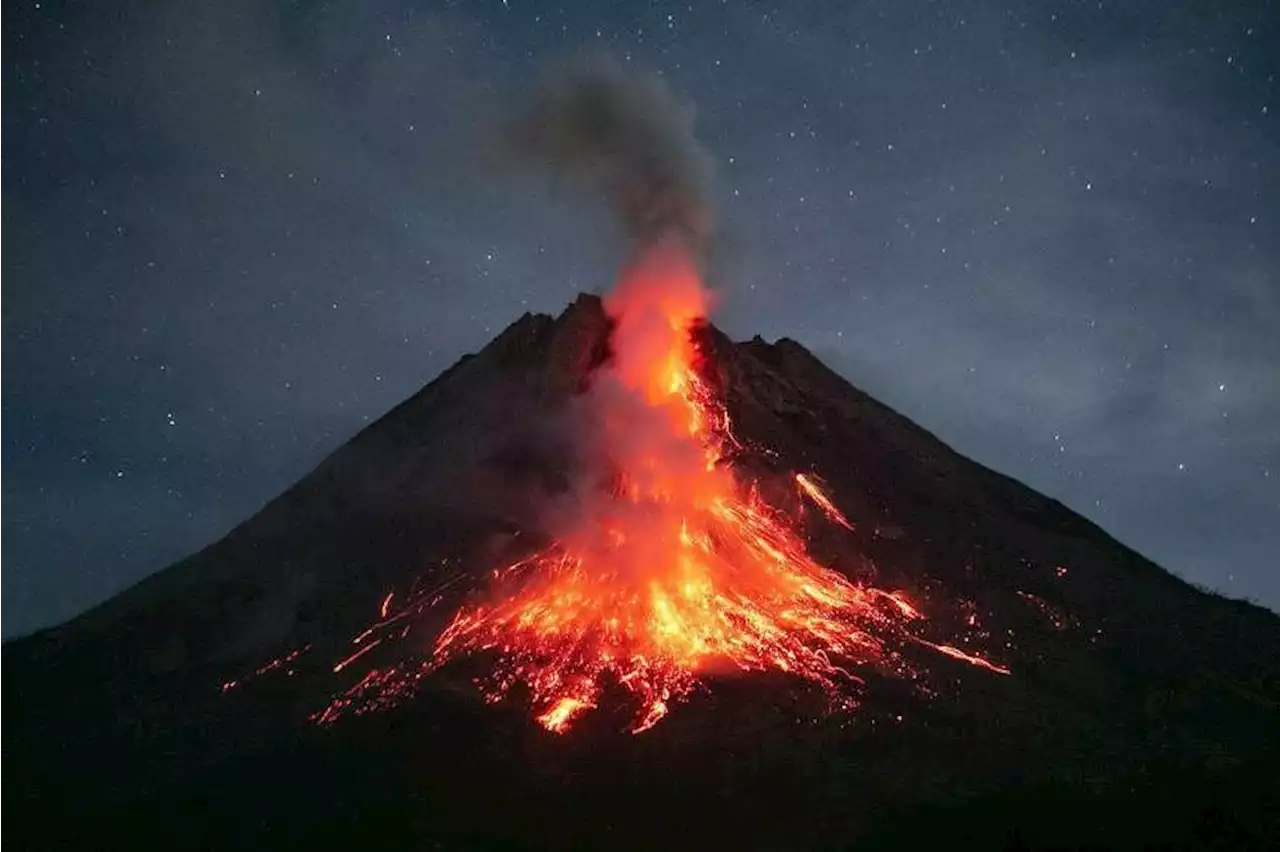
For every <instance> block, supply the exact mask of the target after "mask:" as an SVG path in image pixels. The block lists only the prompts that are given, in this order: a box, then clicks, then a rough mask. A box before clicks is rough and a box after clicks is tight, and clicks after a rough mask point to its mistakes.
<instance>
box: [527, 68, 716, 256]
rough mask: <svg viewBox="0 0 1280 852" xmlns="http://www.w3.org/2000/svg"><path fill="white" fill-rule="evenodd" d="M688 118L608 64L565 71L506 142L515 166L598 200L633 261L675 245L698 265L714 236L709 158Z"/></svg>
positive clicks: (662, 95) (640, 79)
mask: <svg viewBox="0 0 1280 852" xmlns="http://www.w3.org/2000/svg"><path fill="white" fill-rule="evenodd" d="M693 119H694V111H693V109H692V107H691V106H689V105H688V104H685V103H682V102H680V101H679V100H678V99H677V98H676V97H675V96H674V95H673V94H672V93H671V91H670V90H669V89H668V88H667V86H666V84H665V83H664V82H663V81H662V80H661V79H659V78H658V77H656V76H653V75H646V76H639V75H633V74H628V73H627V72H626V71H624V70H623V69H622V68H621V67H620V66H619V65H618V64H617V63H616V62H614V61H612V60H609V59H599V58H598V59H593V60H589V61H579V62H576V63H573V64H571V65H566V66H562V67H561V68H559V69H558V70H557V71H556V72H555V73H553V74H552V75H551V76H550V77H549V78H548V79H547V81H546V82H545V83H544V85H543V86H542V88H541V89H540V90H539V91H538V93H537V94H536V96H535V98H534V101H533V103H532V105H531V106H530V107H529V109H528V110H527V112H526V113H525V114H524V115H522V116H521V117H520V118H519V119H517V120H516V121H514V122H512V123H511V124H510V125H509V126H508V127H507V128H506V132H505V134H504V141H505V143H506V147H507V149H508V150H509V151H510V152H512V153H513V154H514V155H515V156H516V157H517V158H519V159H521V160H523V161H527V162H529V163H531V164H534V165H538V166H543V167H546V168H548V169H550V170H551V171H552V172H553V173H554V174H557V175H560V176H563V177H565V178H567V179H568V180H570V181H574V182H576V183H577V184H579V186H580V187H581V188H582V189H585V190H587V191H588V192H593V193H603V195H604V197H605V198H606V200H607V201H608V203H609V205H610V207H611V208H612V209H613V212H614V215H615V216H616V217H617V220H618V223H619V224H620V226H621V227H622V229H623V230H624V232H625V233H626V234H627V236H628V237H630V239H631V240H632V241H633V243H634V244H635V248H636V250H637V252H638V253H640V254H643V253H644V252H645V251H646V250H647V249H648V248H649V247H651V246H654V245H657V244H659V243H664V242H671V241H677V242H679V243H681V244H682V245H683V247H684V248H685V250H687V251H688V252H689V253H690V256H691V258H693V259H695V260H696V261H700V260H701V259H703V258H704V257H705V255H706V252H707V248H708V245H709V242H710V240H711V237H712V234H713V232H714V230H715V215H714V211H713V207H712V204H711V173H712V166H711V163H712V160H711V157H710V155H709V154H708V153H707V151H706V150H705V149H704V148H703V147H702V146H701V145H700V144H699V143H698V141H697V139H695V138H694V135H693Z"/></svg>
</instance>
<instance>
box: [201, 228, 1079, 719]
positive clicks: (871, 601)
mask: <svg viewBox="0 0 1280 852" xmlns="http://www.w3.org/2000/svg"><path fill="white" fill-rule="evenodd" d="M709 306H710V298H709V294H708V292H707V291H706V289H705V288H704V287H703V284H702V282H701V280H700V278H699V276H698V274H697V270H696V267H695V265H694V263H693V262H692V260H691V259H690V258H689V256H688V255H687V253H685V252H684V251H683V250H682V249H681V248H680V247H679V246H677V245H672V244H665V245H660V246H658V247H657V248H653V249H650V250H649V251H648V252H647V253H646V254H645V255H644V256H643V257H642V258H641V259H640V262H639V263H638V264H637V265H635V266H633V267H632V268H631V269H629V270H628V271H627V273H626V274H625V275H624V276H623V279H622V281H621V283H620V284H619V286H618V287H617V289H616V290H615V291H614V292H613V293H612V294H610V296H609V297H608V298H607V299H606V301H605V308H606V310H607V312H608V313H609V315H610V317H611V319H612V320H613V332H612V339H611V341H610V342H611V344H612V345H611V350H612V355H613V357H612V360H611V361H609V362H608V363H607V364H606V365H605V366H603V367H601V368H600V369H599V370H597V371H596V372H595V373H594V374H593V375H592V385H591V386H590V388H589V389H588V390H587V391H586V393H585V394H584V397H583V399H582V402H583V405H584V407H585V409H586V410H588V411H589V412H590V414H591V417H592V420H591V426H592V430H591V431H590V433H589V434H586V435H585V436H584V447H583V448H582V449H583V457H584V460H585V463H584V467H585V468H586V473H585V474H583V478H582V481H579V482H578V483H577V485H578V487H577V488H576V489H574V492H573V493H574V494H575V495H578V498H577V499H578V500H579V502H578V503H576V504H574V505H573V507H572V508H573V511H571V512H565V513H560V514H559V515H557V516H558V517H559V516H564V517H569V518H571V519H572V520H571V521H569V522H568V523H567V524H564V523H562V524H561V525H560V526H559V527H558V528H555V529H550V530H545V532H548V533H550V537H551V539H552V544H550V545H549V546H548V547H546V548H545V549H543V550H541V551H538V552H536V553H534V554H532V555H530V556H528V557H526V558H524V559H521V560H518V561H516V562H513V563H511V564H508V565H505V566H502V567H498V568H495V569H492V570H490V571H489V572H488V575H489V577H490V579H491V586H490V588H489V589H488V590H487V593H486V595H485V596H484V597H483V598H473V599H472V600H471V601H470V602H469V603H466V604H464V605H463V606H462V607H461V608H460V609H458V610H457V612H456V613H455V614H454V616H453V618H452V620H451V621H450V622H449V624H448V626H447V627H446V628H445V629H444V630H443V631H442V632H441V633H440V634H439V635H438V637H437V638H436V640H435V643H434V645H433V646H432V648H431V655H430V657H429V658H427V659H425V660H423V659H418V661H417V662H412V661H406V660H404V659H402V660H399V661H394V660H390V661H388V654H387V648H388V646H389V645H391V644H393V643H396V642H400V641H402V640H403V639H404V638H405V636H406V635H407V634H408V631H409V628H410V627H411V626H412V624H413V623H414V621H413V619H415V618H416V617H418V616H420V615H422V614H424V613H425V612H426V611H427V610H428V609H430V608H432V607H434V606H436V605H437V604H439V603H440V602H441V601H442V600H443V599H444V592H445V590H446V589H447V588H449V587H450V586H452V585H454V584H455V583H457V582H459V581H460V580H462V579H464V578H465V577H466V576H468V575H467V574H466V573H465V572H462V571H459V572H457V573H455V574H454V575H453V576H451V577H449V578H447V579H444V580H442V581H438V584H437V585H435V586H434V587H433V588H425V587H424V588H419V587H418V585H417V584H416V583H415V584H414V586H413V587H411V588H410V589H408V591H407V592H405V593H404V594H403V595H402V596H400V597H397V596H396V595H395V594H394V593H388V594H387V595H386V597H385V598H383V599H382V603H381V606H380V607H379V610H378V619H377V621H375V622H374V623H373V624H371V625H370V626H369V627H368V628H367V629H365V630H363V631H361V632H360V633H358V634H357V635H356V636H355V638H354V639H353V644H355V645H357V646H359V647H358V650H356V651H355V652H354V653H352V654H350V655H349V656H347V657H345V658H344V659H342V660H340V661H339V662H338V663H337V664H336V665H334V666H333V671H334V672H341V671H343V670H344V669H346V668H347V667H348V666H351V665H352V664H354V663H355V662H356V661H357V660H360V659H361V658H362V657H364V656H365V655H366V654H369V653H370V652H371V651H373V650H374V649H375V648H378V647H381V648H382V650H381V651H379V653H378V664H377V665H376V666H373V667H371V668H370V669H369V670H368V671H367V672H366V673H365V674H364V675H363V676H362V677H360V678H359V679H358V680H355V682H354V683H352V684H351V685H349V686H348V687H347V688H346V689H345V691H343V692H341V693H339V694H338V695H336V696H335V697H334V698H333V699H332V700H331V701H330V703H329V704H328V706H326V707H325V708H323V709H322V710H321V711H319V712H317V713H314V714H313V715H312V716H311V719H312V720H313V721H315V722H316V723H317V724H321V725H327V724H331V723H333V722H335V721H337V720H338V719H339V718H341V717H342V716H344V715H345V714H348V713H354V714H361V713H365V712H371V711H374V710H379V709H383V708H386V707H391V706H394V705H395V704H397V703H399V702H400V701H402V700H405V699H406V698H408V697H409V696H412V695H413V694H414V693H415V691H416V689H417V687H418V685H419V683H420V682H421V681H422V679H423V678H425V677H427V676H428V675H430V674H431V673H433V672H435V671H437V670H438V669H440V668H441V667H442V666H445V665H446V664H448V663H449V662H451V661H453V660H456V659H459V658H462V657H472V656H477V657H480V658H482V659H484V660H486V661H488V662H489V664H490V668H489V671H488V674H487V676H484V677H482V678H480V679H479V680H478V681H476V683H477V685H478V686H479V688H480V689H481V691H482V692H483V694H484V697H485V699H486V700H487V701H489V702H497V701H502V700H505V699H507V698H509V697H510V696H511V695H512V694H513V690H514V692H515V693H516V694H527V695H528V697H529V701H530V703H531V713H532V716H533V718H534V719H535V720H536V721H537V722H538V723H539V724H541V725H542V726H543V727H544V728H546V729H547V730H548V731H551V732H552V733H556V734H562V733H565V732H566V731H568V730H570V729H571V727H572V726H573V725H574V724H575V722H576V721H577V720H578V719H580V718H581V717H582V716H583V715H584V714H586V713H588V712H590V711H591V710H593V709H595V708H596V707H597V706H598V705H599V704H600V703H601V697H602V695H603V694H604V691H605V689H606V687H609V686H610V685H616V686H618V687H621V688H622V690H624V691H625V693H626V694H627V695H628V696H629V697H630V700H631V703H632V705H633V711H632V716H631V721H630V724H629V725H628V727H629V730H631V731H632V732H633V733H640V732H642V731H645V730H648V729H649V728H652V727H653V726H654V725H656V724H658V723H659V722H661V721H662V720H663V719H664V718H665V717H666V716H667V715H668V714H669V713H670V712H672V711H673V709H674V708H675V707H676V706H677V705H679V704H680V703H681V702H682V701H684V700H685V699H687V698H688V697H689V696H690V694H691V693H692V692H693V691H694V690H695V689H696V688H698V687H699V686H700V685H705V684H706V683H707V681H708V678H709V677H711V676H713V675H716V674H720V673H725V672H734V671H737V672H765V671H775V672H783V673H786V674H788V675H790V676H792V677H794V678H796V679H797V680H799V681H802V682H807V683H810V684H813V685H816V686H817V687H818V688H819V689H821V690H823V691H824V692H825V693H826V695H827V696H828V698H829V699H830V704H831V706H833V707H837V708H845V709H848V708H852V707H853V706H854V702H855V698H856V695H857V691H858V690H859V689H860V687H861V685H862V683H863V681H862V679H861V678H860V677H859V676H858V675H857V674H855V671H856V670H858V669H862V668H868V667H870V668H875V669H878V670H879V671H881V672H884V673H887V674H891V675H898V676H903V677H910V678H912V679H915V675H916V673H915V672H914V671H912V670H910V669H909V668H908V666H907V663H906V662H905V660H904V658H903V655H902V651H903V649H905V648H906V647H907V646H909V645H916V646H923V647H927V648H930V649H932V650H934V651H936V652H938V653H941V654H945V655H947V656H949V657H951V658H953V659H956V660H960V661H962V662H965V663H968V664H970V665H973V666H976V667H979V668H982V669H985V670H987V671H990V672H993V673H997V674H1008V673H1009V669H1008V668H1005V667H1004V666H1001V665H998V664H996V663H993V662H991V661H989V660H986V659H984V658H983V657H980V656H978V655H976V654H972V653H969V652H966V651H963V650H960V649H959V648H956V647H954V646H952V645H946V644H934V643H933V642H930V641H927V640H925V639H923V638H921V637H920V636H919V635H918V632H919V629H921V628H923V627H924V626H925V625H926V624H927V620H926V618H925V615H924V613H923V612H922V611H921V610H920V609H919V608H917V605H916V604H915V603H914V602H913V601H912V600H910V599H908V597H907V596H906V595H905V594H904V593H902V592H900V591H885V590H881V589H878V588H875V587H872V586H869V585H863V584H859V583H854V582H852V581H850V580H849V579H847V578H846V577H845V576H844V575H843V574H840V573H838V572H837V571H834V570H832V569H830V568H828V567H826V566H824V565H821V564H819V563H818V562H817V561H815V560H814V558H813V557H812V556H811V555H810V554H809V552H808V549H807V547H806V545H805V542H804V540H803V538H802V533H801V530H802V527H801V526H800V525H799V524H798V523H797V521H796V520H795V519H793V518H790V517H788V516H787V515H785V514H784V513H783V512H781V511H780V510H778V509H777V508H775V507H773V506H771V505H769V504H768V503H766V502H765V501H764V500H763V498H762V497H761V496H760V493H759V491H758V490H757V487H756V483H754V482H752V481H748V480H744V479H741V478H740V477H739V475H738V473H737V472H735V471H734V470H733V469H732V468H731V467H730V466H729V464H728V463H727V462H726V455H727V453H726V451H727V450H729V449H731V448H732V449H740V448H741V447H742V445H741V444H739V442H738V441H737V439H736V438H735V437H734V435H733V434H732V431H731V426H730V424H731V421H730V418H729V414H728V411H727V410H726V408H725V404H724V402H723V400H722V399H721V398H720V397H719V395H718V393H717V391H716V389H715V388H714V386H713V385H712V384H711V383H709V381H708V380H707V379H706V378H705V377H704V375H705V374H706V373H708V372H709V371H707V370H705V368H706V367H707V366H708V365H707V364H706V363H705V362H704V360H703V355H702V354H701V353H700V352H699V351H698V348H697V346H696V344H695V339H694V337H693V335H692V334H691V329H692V327H693V325H694V324H695V323H696V322H697V321H699V320H700V319H702V318H703V317H705V316H706V313H707V310H708V308H709ZM765 452H768V450H765ZM793 478H794V481H795V483H796V487H797V488H798V489H799V491H800V493H801V494H802V496H803V498H805V499H807V500H809V501H811V502H812V503H814V504H815V505H816V506H818V508H819V509H821V511H822V514H823V517H825V518H826V519H827V520H828V521H830V522H832V523H834V524H837V525H839V526H840V527H842V528H844V529H846V530H852V529H853V524H852V523H851V522H850V521H849V520H848V518H846V517H845V515H844V514H843V513H842V512H841V511H840V510H839V509H838V508H837V507H836V505H835V503H834V501H833V500H831V498H829V497H828V496H827V494H826V492H825V490H824V488H823V486H822V484H821V481H820V480H819V479H817V477H816V476H813V475H811V474H794V475H793ZM581 495H585V496H581ZM1063 570H1065V569H1063ZM393 600H395V601H397V604H398V608H396V607H393V606H392V602H393ZM370 640H371V641H370ZM296 653H297V652H295V654H294V656H296ZM287 659H288V660H292V659H293V657H292V656H291V657H289V658H287ZM370 659H372V657H371V658H370ZM384 661H385V662H384ZM282 662H284V660H281V661H276V662H274V663H272V664H269V666H279V665H280V664H281V663H282ZM232 688H234V684H232V685H231V686H229V687H224V691H225V690H226V689H232Z"/></svg>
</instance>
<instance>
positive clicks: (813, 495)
mask: <svg viewBox="0 0 1280 852" xmlns="http://www.w3.org/2000/svg"><path fill="white" fill-rule="evenodd" d="M796 485H799V486H800V491H801V493H803V494H804V495H805V496H806V497H808V498H809V499H810V500H812V501H813V502H814V503H816V504H817V505H818V508H819V509H821V510H822V511H823V512H824V513H825V514H826V516H827V517H828V518H830V519H831V520H833V521H835V522H836V523H837V524H839V525H840V526H842V527H844V528H845V529H847V530H852V529H853V524H851V523H849V519H848V518H846V517H845V516H844V514H843V513H842V512H841V511H840V510H839V509H837V508H836V506H835V504H834V503H832V502H831V499H830V498H829V497H827V495H826V494H824V493H823V491H822V489H821V488H819V487H818V484H817V483H816V482H815V481H814V480H813V478H812V477H808V476H805V475H804V474H803V473H797V474H796Z"/></svg>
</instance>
